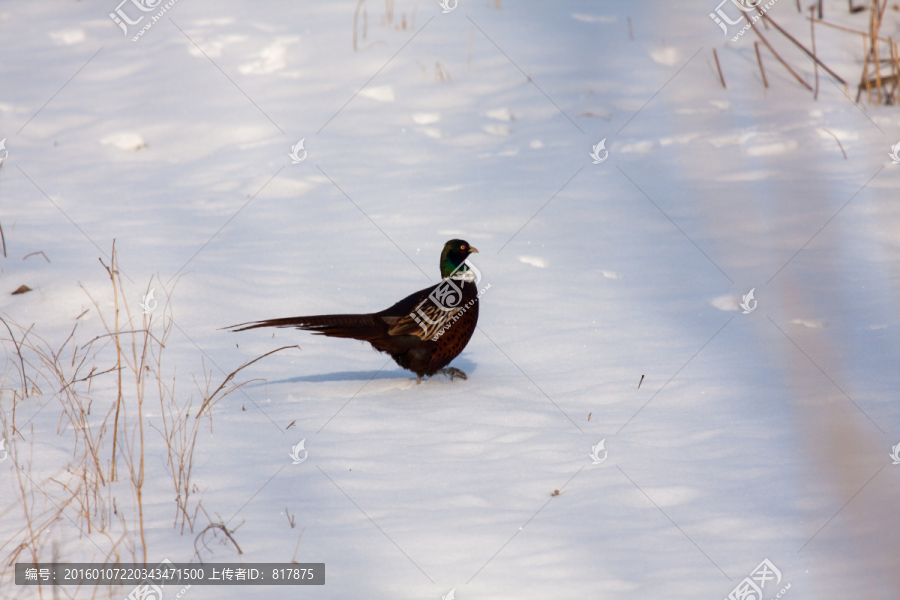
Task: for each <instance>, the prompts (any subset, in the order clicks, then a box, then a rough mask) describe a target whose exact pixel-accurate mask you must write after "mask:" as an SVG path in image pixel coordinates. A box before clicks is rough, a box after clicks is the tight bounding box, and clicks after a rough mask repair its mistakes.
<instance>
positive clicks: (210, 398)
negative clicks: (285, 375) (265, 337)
mask: <svg viewBox="0 0 900 600" xmlns="http://www.w3.org/2000/svg"><path fill="white" fill-rule="evenodd" d="M288 348H296V349H298V350H300V346H297V345H294V346H282V347H281V348H276V349H274V350H271V351H269V352H266V353H265V354H263V355H262V356H257V357H256V358H254V359H253V360H251V361H249V362H245V363H244V364H242V365H241V366H240V367H238V368H237V369H235V370H234V371H232V372H231V373H229V374H228V376H227V377H226V378H225V379H224V381H222V383H221V384H220V385H219V387H217V388H216V391H214V392H213V393H212V394H211V395H209V396H207V397H206V398H205V399H204V400H203V405H202V406H201V407H200V410H198V411H197V416H196V417H195V418H199V417H200V415H202V414H203V411H204V410H206V409H207V407H209V408H212V405H214V404H215V403H216V402H218V401H219V400H221V399H222V398H224V397H225V396H227V395H228V394H230V393H232V392H234V391H235V390H237V389H238V388H239V387H241V386H242V385H243V384H239V385H236V386H234V387H233V388H231V389H230V390H228V391H227V392H226V393H225V394H223V395H222V397H221V398H216V396H217V395H218V393H219V392H221V391H222V389H223V388H224V387H225V385H227V384H228V382H229V381H231V380H232V379H233V378H234V376H235V375H237V374H238V373H240V372H241V371H243V370H244V369H246V368H247V367H249V366H250V365H252V364H253V363H255V362H256V361H258V360H262V359H264V358H265V357H267V356H269V355H271V354H275V353H276V352H281V351H282V350H287V349H288Z"/></svg>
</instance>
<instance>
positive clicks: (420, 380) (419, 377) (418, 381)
mask: <svg viewBox="0 0 900 600" xmlns="http://www.w3.org/2000/svg"><path fill="white" fill-rule="evenodd" d="M420 383H422V376H421V375H416V385H419V384H420Z"/></svg>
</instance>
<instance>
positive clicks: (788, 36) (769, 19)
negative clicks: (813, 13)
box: [757, 0, 877, 85]
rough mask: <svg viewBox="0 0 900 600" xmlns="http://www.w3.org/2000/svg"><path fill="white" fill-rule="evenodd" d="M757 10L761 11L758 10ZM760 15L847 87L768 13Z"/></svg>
mask: <svg viewBox="0 0 900 600" xmlns="http://www.w3.org/2000/svg"><path fill="white" fill-rule="evenodd" d="M876 1H877V0H876ZM757 10H759V9H757ZM759 14H760V16H762V18H763V19H764V20H765V21H766V22H768V23H771V24H772V26H773V27H775V29H777V30H778V31H779V33H781V34H782V35H784V37H786V38H787V39H788V40H790V42H791V43H792V44H794V45H795V46H797V48H799V49H800V50H802V51H803V53H804V54H806V55H807V56H808V57H810V58H811V59H813V62H814V63H816V64H817V65H819V66H820V67H822V68H823V69H824V70H825V71H827V72H828V74H829V75H831V76H832V77H834V78H835V79H837V80H838V81H840V82H841V83H843V84H844V85H847V82H846V81H844V78H843V77H841V76H840V75H838V74H837V73H835V72H834V71H833V70H831V69H830V68H829V67H828V65H826V64H825V63H823V62H822V61H821V60H819V59H818V58H817V57H816V55H815V53H813V52H810V51H809V49H808V48H807V47H806V46H804V45H803V44H801V43H800V42H798V41H797V39H796V38H795V37H794V36H792V35H791V34H790V33H788V32H787V31H785V30H784V29H782V27H781V25H779V24H778V23H776V22H775V21H773V20H772V17H770V16H769V15H767V14H766V13H764V12H761V11H760V12H759ZM770 49H771V48H770Z"/></svg>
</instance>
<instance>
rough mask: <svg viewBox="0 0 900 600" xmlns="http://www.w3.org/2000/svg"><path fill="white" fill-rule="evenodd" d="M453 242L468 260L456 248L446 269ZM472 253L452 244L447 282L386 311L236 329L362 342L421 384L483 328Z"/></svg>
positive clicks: (287, 320) (444, 255) (444, 271)
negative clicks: (277, 329)
mask: <svg viewBox="0 0 900 600" xmlns="http://www.w3.org/2000/svg"><path fill="white" fill-rule="evenodd" d="M453 243H456V245H457V246H460V245H461V246H462V250H463V251H464V252H463V255H462V258H461V259H459V260H454V257H453V249H451V251H450V253H451V254H450V256H449V259H450V260H449V264H447V265H445V264H444V263H445V262H447V259H448V256H447V255H448V247H449V246H450V245H451V244H453ZM470 252H477V250H475V249H474V248H469V246H468V244H466V243H465V242H463V241H462V240H451V241H450V242H447V245H446V246H445V247H444V252H443V253H442V257H441V258H442V264H441V274H442V275H444V276H445V279H443V280H442V281H441V282H440V283H438V284H437V285H434V286H431V287H428V288H425V289H424V290H420V291H418V292H416V293H414V294H411V295H410V296H407V297H406V298H404V299H403V300H401V301H400V302H397V303H396V304H394V305H393V306H391V307H390V308H387V309H385V310H383V311H381V312H377V313H370V314H358V315H353V314H349V315H320V316H309V317H288V318H285V319H271V320H267V321H257V322H254V323H246V324H243V325H235V326H234V327H232V328H231V329H232V330H233V331H244V330H246V329H256V328H258V327H295V328H297V329H304V330H307V331H312V332H314V333H317V334H319V335H326V336H329V337H342V338H352V339H355V340H362V341H365V342H369V343H370V344H372V346H373V347H374V348H375V349H376V350H378V351H380V352H385V353H387V354H389V355H390V356H391V357H392V358H393V359H394V361H395V362H396V363H397V364H398V365H400V366H401V367H403V368H404V369H409V370H410V371H412V372H413V373H415V374H416V375H417V376H418V377H419V379H421V377H422V376H423V375H427V376H430V375H434V374H435V373H437V372H439V371H441V370H442V369H444V367H446V366H447V365H449V364H450V362H451V361H452V360H453V359H454V358H456V357H457V356H459V354H460V353H461V352H462V351H463V349H464V348H465V347H466V344H468V343H469V339H470V338H471V337H472V334H473V333H474V332H475V327H476V325H477V324H478V290H477V287H476V282H475V281H474V277H472V276H471V275H472V273H471V272H469V271H468V268H467V267H466V266H464V265H463V261H464V260H465V257H466V256H468V254H469V253H470ZM451 266H452V267H453V268H452V270H451V269H450V267H451ZM445 267H446V268H445ZM448 271H450V272H449V273H448ZM452 371H453V372H451V375H459V376H461V377H465V374H464V373H462V372H461V371H458V370H452Z"/></svg>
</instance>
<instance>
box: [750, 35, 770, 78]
mask: <svg viewBox="0 0 900 600" xmlns="http://www.w3.org/2000/svg"><path fill="white" fill-rule="evenodd" d="M753 47H754V48H755V49H756V62H758V63H759V72H760V74H762V80H763V87H765V88H768V87H769V80H768V79H766V70H765V69H764V68H763V63H762V56H761V55H760V53H759V42H753Z"/></svg>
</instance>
